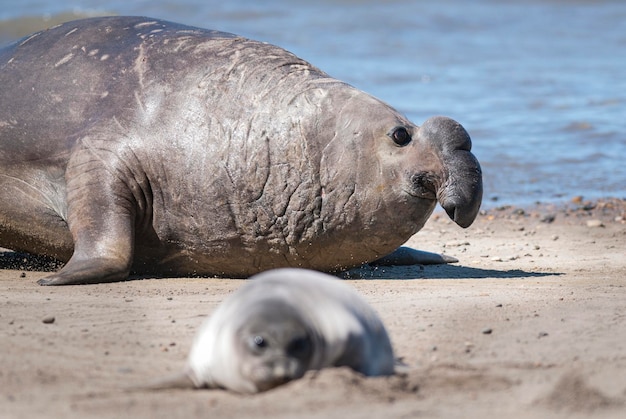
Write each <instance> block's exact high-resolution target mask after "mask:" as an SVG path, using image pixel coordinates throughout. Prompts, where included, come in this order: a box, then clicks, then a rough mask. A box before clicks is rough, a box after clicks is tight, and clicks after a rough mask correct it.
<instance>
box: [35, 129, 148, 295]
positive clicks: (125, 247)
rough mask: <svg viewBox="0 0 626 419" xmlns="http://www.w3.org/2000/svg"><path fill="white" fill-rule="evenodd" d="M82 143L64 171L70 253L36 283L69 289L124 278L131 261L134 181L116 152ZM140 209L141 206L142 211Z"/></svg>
mask: <svg viewBox="0 0 626 419" xmlns="http://www.w3.org/2000/svg"><path fill="white" fill-rule="evenodd" d="M105 145H106V144H105V143H104V142H99V143H97V145H96V144H94V142H92V141H88V140H87V139H85V140H83V143H82V144H81V145H79V146H78V148H77V150H75V151H74V152H73V154H72V157H71V158H70V160H69V163H68V166H67V170H66V174H65V177H66V182H67V205H68V215H67V218H68V220H67V221H68V226H69V229H70V232H71V234H72V238H73V240H74V253H73V254H72V257H71V258H70V260H69V261H68V263H67V264H66V265H65V266H64V267H63V268H62V269H61V270H60V271H59V272H57V273H55V274H53V275H50V276H48V277H45V278H43V279H41V280H39V281H38V283H39V284H40V285H73V284H95V283H102V282H115V281H122V280H125V279H127V277H128V274H129V272H130V268H131V265H132V261H133V249H134V245H135V216H136V213H137V207H144V203H142V204H141V205H138V203H137V199H136V196H135V195H136V194H134V193H133V189H135V190H136V189H140V188H138V187H137V182H136V177H135V176H134V175H132V176H129V173H128V171H129V168H128V164H127V162H125V159H124V158H123V156H121V155H120V151H119V150H115V152H113V151H111V150H108V149H106V147H105ZM144 208H145V207H144Z"/></svg>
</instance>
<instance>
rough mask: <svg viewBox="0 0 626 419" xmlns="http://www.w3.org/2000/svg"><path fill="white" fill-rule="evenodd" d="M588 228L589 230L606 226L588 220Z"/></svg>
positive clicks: (598, 221) (599, 222) (596, 221)
mask: <svg viewBox="0 0 626 419" xmlns="http://www.w3.org/2000/svg"><path fill="white" fill-rule="evenodd" d="M587 227H589V228H597V227H604V224H603V223H602V221H600V220H587Z"/></svg>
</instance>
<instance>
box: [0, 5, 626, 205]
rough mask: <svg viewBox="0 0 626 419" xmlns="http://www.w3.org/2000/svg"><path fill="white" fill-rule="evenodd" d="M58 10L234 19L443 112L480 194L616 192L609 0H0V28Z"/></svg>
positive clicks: (10, 29) (620, 37)
mask: <svg viewBox="0 0 626 419" xmlns="http://www.w3.org/2000/svg"><path fill="white" fill-rule="evenodd" d="M66 12H74V13H79V14H91V13H112V14H133V15H148V16H153V17H159V18H164V19H169V20H174V21H179V22H182V23H187V24H191V25H196V26H202V27H209V28H214V29H220V30H224V31H229V32H235V33H238V34H240V35H244V36H247V37H251V38H255V39H259V40H263V41H267V42H270V43H273V44H277V45H280V46H282V47H284V48H286V49H288V50H290V51H292V52H294V53H295V54H297V55H299V56H301V57H302V58H305V59H307V60H308V61H310V62H312V63H313V64H315V65H317V66H318V67H320V68H322V69H323V70H325V71H326V72H328V73H329V74H331V75H332V76H334V77H336V78H339V79H342V80H344V81H347V82H349V83H351V84H353V85H354V86H356V87H358V88H360V89H362V90H365V91H367V92H369V93H371V94H373V95H374V96H377V97H379V98H380V99H382V100H384V101H386V102H388V103H390V104H391V105H393V106H394V107H396V108H397V109H398V110H400V111H401V112H403V113H405V114H406V115H407V116H408V117H409V118H410V119H412V120H413V121H414V122H416V123H418V124H421V122H422V121H423V120H424V119H426V118H428V117H429V116H432V115H435V114H443V115H448V116H450V117H453V118H454V119H456V120H458V121H459V122H461V123H462V124H463V125H464V126H465V127H466V129H467V130H468V131H469V133H470V135H471V136H472V139H473V142H474V152H475V154H476V156H477V157H478V159H479V160H480V161H481V163H482V166H483V171H484V182H485V202H484V206H487V207H489V206H494V205H500V204H502V203H506V204H518V205H529V204H532V203H534V202H536V201H541V202H560V201H564V200H568V199H570V198H571V197H573V196H577V195H583V196H584V197H585V198H589V199H593V198H599V197H603V196H616V197H620V198H624V197H626V161H625V159H626V2H623V1H619V0H616V1H566V0H551V1H550V0H549V1H545V0H543V1H532V0H526V1H523V0H517V1H504V0H502V1H496V0H478V1H472V2H469V1H463V0H436V1H426V0H423V1H417V0H415V1H409V0H395V1H394V0H387V1H373V0H372V1H368V0H316V1H304V0H295V1H294V0H265V1H259V0H246V1H229V2H227V1H224V0H176V1H174V0H166V1H158V0H151V1H144V0H138V1H132V0H126V1H118V0H111V1H107V2H104V1H77V0H64V1H62V2H60V1H58V0H19V1H4V0H0V42H4V41H7V40H8V39H9V38H11V37H12V36H17V32H19V31H18V29H20V26H26V23H25V22H27V19H25V18H27V17H38V18H42V17H44V18H45V17H50V16H52V17H54V16H56V15H58V14H60V13H66ZM40 23H41V25H42V26H46V25H45V23H46V22H44V21H43V20H41V22H40ZM14 32H15V33H16V34H15V35H13V33H14ZM7 33H9V35H7Z"/></svg>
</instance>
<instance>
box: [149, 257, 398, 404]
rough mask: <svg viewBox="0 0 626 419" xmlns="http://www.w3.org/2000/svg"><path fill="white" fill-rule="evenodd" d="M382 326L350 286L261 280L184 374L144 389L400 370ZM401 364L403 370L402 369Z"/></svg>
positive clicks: (243, 293)
mask: <svg viewBox="0 0 626 419" xmlns="http://www.w3.org/2000/svg"><path fill="white" fill-rule="evenodd" d="M396 364H398V363H397V362H396V359H395V358H394V353H393V348H392V345H391V341H390V339H389V336H388V334H387V331H386V330H385V326H384V325H383V322H382V320H381V319H380V317H379V316H378V314H377V313H376V312H375V311H374V309H373V308H372V307H371V306H370V305H369V304H367V302H366V301H365V300H364V299H363V298H361V296H360V295H358V294H357V293H356V292H355V291H354V290H353V289H352V288H351V287H350V286H349V285H348V284H346V283H344V282H343V281H341V280H339V279H337V278H335V277H332V276H329V275H326V274H323V273H320V272H315V271H310V270H305V269H293V268H287V269H274V270H269V271H266V272H263V273H261V274H259V275H255V276H253V277H252V278H251V280H250V281H248V282H246V284H245V285H244V286H242V287H241V288H240V289H238V290H237V291H236V292H234V293H233V294H232V295H230V296H229V297H228V298H227V299H226V300H224V301H223V302H222V304H220V306H219V307H218V308H217V309H216V310H215V311H214V312H213V313H212V314H211V315H210V317H209V318H208V319H207V320H206V321H205V322H204V324H203V325H202V326H201V328H200V329H199V330H198V333H197V334H196V338H195V340H194V343H193V345H192V347H191V350H190V353H189V357H188V359H187V366H186V368H185V370H184V371H183V373H182V374H177V375H175V376H173V377H169V378H167V379H164V380H159V381H157V382H155V383H151V384H149V385H146V386H140V388H151V389H163V388H172V387H178V388H224V389H228V390H232V391H235V392H239V393H257V392H260V391H266V390H269V389H272V388H274V387H277V386H279V385H281V384H285V383H287V382H289V381H292V380H295V379H298V378H300V377H302V376H303V375H304V373H305V372H306V371H309V370H320V369H323V368H330V367H341V366H346V367H349V368H352V369H353V370H355V371H357V372H360V373H361V374H363V375H366V376H381V375H392V374H394V373H395V372H396V371H395V370H396ZM398 366H400V365H398Z"/></svg>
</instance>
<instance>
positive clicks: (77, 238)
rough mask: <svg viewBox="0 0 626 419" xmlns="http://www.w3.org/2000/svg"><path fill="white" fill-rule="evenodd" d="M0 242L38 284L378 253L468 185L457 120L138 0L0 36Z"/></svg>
mask: <svg viewBox="0 0 626 419" xmlns="http://www.w3.org/2000/svg"><path fill="white" fill-rule="evenodd" d="M0 86H2V90H1V91H0V246H3V247H7V248H10V249H13V250H18V251H26V252H30V253H34V254H43V255H48V256H53V257H56V258H58V259H60V260H62V261H68V263H67V264H66V265H65V267H64V268H63V269H61V270H60V271H59V272H57V273H53V274H51V275H50V276H48V277H47V278H45V279H43V280H41V281H40V283H42V284H46V285H61V284H77V283H95V282H108V281H118V280H124V279H126V278H127V277H128V275H129V272H131V270H132V271H133V272H136V273H157V274H163V275H194V274H195V275H222V276H233V277H246V276H249V275H251V274H254V273H256V272H260V271H263V270H267V269H270V268H275V267H282V266H300V267H307V268H312V269H317V270H322V271H334V270H339V269H345V268H348V267H352V266H357V265H360V264H362V263H365V262H368V261H372V260H375V259H378V258H380V257H381V256H384V255H386V254H388V253H390V252H392V251H393V250H394V249H396V248H397V247H398V246H400V245H401V244H402V243H404V242H405V241H406V240H407V239H408V238H409V237H410V236H411V235H413V234H414V233H415V232H417V231H418V230H419V229H421V228H422V226H423V225H424V223H425V222H426V220H427V219H428V217H429V216H430V214H431V213H432V211H433V209H434V207H435V204H436V202H437V200H439V202H440V203H441V205H442V206H443V208H445V210H446V211H447V213H448V214H449V215H450V216H451V217H452V218H453V219H454V220H455V221H456V222H457V223H458V224H459V225H461V226H462V227H467V226H468V225H470V224H471V222H472V221H473V219H474V218H475V216H476V214H477V212H478V209H479V206H480V202H481V197H482V180H481V170H480V166H479V164H478V162H477V161H476V159H475V158H474V156H473V155H472V154H471V152H470V148H471V141H470V138H469V136H468V135H467V133H466V132H465V130H464V129H463V127H461V125H459V124H458V123H456V122H455V121H453V120H451V119H448V118H443V117H435V118H431V119H428V120H427V121H426V122H424V124H423V125H422V126H421V127H418V126H416V125H414V124H413V123H411V122H409V121H408V120H407V119H405V118H404V117H403V116H402V115H400V114H399V113H398V112H396V111H395V110H394V109H392V108H391V107H389V106H387V105H386V104H384V103H382V102H380V101H379V100H377V99H375V98H373V97H371V96H369V95H367V94H365V93H363V92H361V91H359V90H357V89H355V88H353V87H351V86H349V85H347V84H344V83H342V82H340V81H338V80H335V79H332V78H330V77H329V76H328V75H326V74H325V73H323V72H322V71H320V70H318V69H317V68H315V67H313V66H311V65H310V64H308V63H306V62H305V61H302V60H301V59H299V58H297V57H295V56H294V55H292V54H290V53H288V52H286V51H284V50H282V49H280V48H278V47H275V46H272V45H268V44H264V43H260V42H256V41H251V40H247V39H244V38H240V37H237V36H235V35H231V34H225V33H220V32H215V31H209V30H203V29H197V28H190V27H186V26H182V25H177V24H173V23H169V22H163V21H158V20H154V19H147V18H130V17H113V18H95V19H86V20H81V21H76V22H70V23H66V24H63V25H61V26H58V27H55V28H53V29H50V30H47V31H43V32H40V33H37V34H34V35H32V36H30V37H27V38H25V39H23V40H21V41H19V42H17V43H15V44H13V45H11V46H8V47H7V48H5V49H3V50H0Z"/></svg>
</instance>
